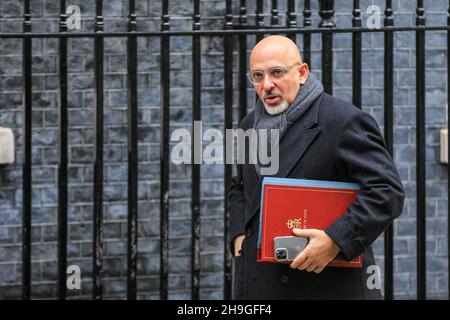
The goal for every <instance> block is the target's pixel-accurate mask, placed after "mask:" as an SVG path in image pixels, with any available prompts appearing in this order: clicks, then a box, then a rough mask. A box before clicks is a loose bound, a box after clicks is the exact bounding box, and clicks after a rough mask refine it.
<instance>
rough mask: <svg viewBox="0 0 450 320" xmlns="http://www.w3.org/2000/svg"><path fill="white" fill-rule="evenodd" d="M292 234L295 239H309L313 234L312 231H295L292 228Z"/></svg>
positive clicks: (295, 229)
mask: <svg viewBox="0 0 450 320" xmlns="http://www.w3.org/2000/svg"><path fill="white" fill-rule="evenodd" d="M292 233H293V234H294V235H296V236H297V237H307V238H310V237H311V236H313V234H314V229H297V228H294V229H293V230H292Z"/></svg>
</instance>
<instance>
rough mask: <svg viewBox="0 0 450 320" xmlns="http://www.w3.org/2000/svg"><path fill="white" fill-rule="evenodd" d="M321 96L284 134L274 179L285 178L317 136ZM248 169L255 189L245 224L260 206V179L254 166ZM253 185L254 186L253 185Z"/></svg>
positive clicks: (251, 183)
mask: <svg viewBox="0 0 450 320" xmlns="http://www.w3.org/2000/svg"><path fill="white" fill-rule="evenodd" d="M321 101H322V95H320V96H319V98H317V99H316V101H315V102H314V103H313V105H312V106H311V108H310V109H309V110H308V111H307V112H306V113H305V115H304V116H303V117H301V118H300V119H299V120H298V121H297V122H296V123H295V124H293V125H292V127H291V128H289V130H288V131H287V132H286V134H285V136H284V137H283V138H282V139H281V142H280V149H279V169H278V172H277V174H275V175H274V176H275V177H279V178H286V177H287V176H288V175H289V173H290V172H291V171H292V169H293V168H294V167H295V165H296V164H297V163H298V162H299V161H300V159H301V158H302V156H303V155H304V153H305V152H306V150H307V149H308V147H309V146H310V145H311V143H312V142H313V141H314V139H315V138H316V137H317V135H318V134H319V132H320V130H321V128H320V127H317V115H318V111H319V105H320V102H321ZM248 167H249V168H248V169H249V170H251V171H252V180H254V181H250V183H249V185H256V186H257V188H256V190H255V192H254V194H253V197H252V200H251V201H250V211H248V212H249V216H248V217H247V218H246V222H245V224H247V223H248V221H250V219H251V218H252V217H253V216H254V215H255V213H256V212H257V211H258V209H259V208H260V205H261V197H260V196H261V187H262V178H260V177H259V176H258V174H257V173H256V169H255V166H254V165H251V164H249V165H248ZM253 183H254V184H253Z"/></svg>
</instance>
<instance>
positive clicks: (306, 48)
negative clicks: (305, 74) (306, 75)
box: [302, 0, 311, 70]
mask: <svg viewBox="0 0 450 320" xmlns="http://www.w3.org/2000/svg"><path fill="white" fill-rule="evenodd" d="M303 27H304V28H310V27H311V7H310V1H309V0H305V2H304V7H303ZM302 54H303V62H305V63H307V64H308V66H309V70H311V34H310V33H305V34H303V52H302Z"/></svg>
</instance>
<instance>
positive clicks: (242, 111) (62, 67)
mask: <svg viewBox="0 0 450 320" xmlns="http://www.w3.org/2000/svg"><path fill="white" fill-rule="evenodd" d="M286 1H287V12H285V13H280V12H279V10H278V1H276V0H273V1H272V2H271V8H270V23H271V25H265V19H264V18H265V17H266V16H267V14H266V13H265V11H264V7H263V1H262V0H257V1H256V12H255V25H249V24H248V10H247V6H246V1H245V0H240V1H239V6H238V12H237V14H236V15H233V12H232V1H231V0H227V1H226V15H225V17H224V28H223V30H202V24H201V16H200V3H199V0H194V14H193V26H192V31H171V30H170V15H169V1H168V0H163V1H162V12H161V30H160V31H156V30H149V31H145V32H138V31H137V25H136V23H137V19H136V12H135V1H134V0H129V15H128V32H105V31H104V30H103V12H102V4H103V1H102V0H96V6H95V22H94V26H95V30H94V32H83V33H80V32H68V31H67V25H66V18H67V17H66V15H65V6H66V1H64V0H61V1H60V8H61V9H60V12H61V14H60V28H59V33H33V32H32V30H31V15H30V2H31V1H30V0H25V1H24V20H23V33H2V34H0V38H20V39H22V41H23V51H22V52H23V106H24V108H23V116H24V123H23V153H24V161H23V225H22V226H23V227H22V228H23V233H22V249H23V250H22V266H23V268H22V276H23V278H22V288H23V293H22V298H23V299H29V298H30V288H31V250H30V248H31V203H32V199H31V186H32V178H31V176H32V161H31V147H32V145H31V136H32V121H31V114H32V83H31V79H32V41H33V39H36V38H57V39H58V41H59V88H58V90H59V115H60V117H59V134H60V135H59V163H58V166H59V170H58V197H59V199H58V200H59V201H58V297H59V298H60V299H65V298H66V294H67V293H66V267H67V209H68V208H67V207H68V198H67V190H68V179H67V171H68V170H67V168H68V156H67V155H68V150H67V127H68V122H67V105H68V103H67V96H68V89H67V54H68V52H67V51H68V50H67V39H68V38H77V37H82V38H92V39H93V42H94V59H95V70H94V72H95V87H94V90H95V160H94V207H93V208H94V228H93V270H94V271H93V291H92V292H93V298H94V299H101V298H102V292H103V289H102V288H103V286H102V269H103V262H102V261H103V212H102V207H103V200H102V199H103V146H104V144H103V126H104V123H103V104H104V99H103V81H104V70H103V55H104V48H103V44H104V43H103V42H104V39H105V38H110V37H125V38H126V39H127V42H128V63H127V75H128V79H127V80H128V81H127V84H128V132H129V133H128V265H127V267H128V269H127V270H128V272H127V288H128V292H127V296H128V299H135V298H136V294H137V285H136V274H137V240H138V238H137V223H138V205H137V204H138V183H137V182H138V170H137V169H138V143H137V141H138V126H137V117H138V115H137V114H138V100H137V71H138V68H137V61H138V56H137V39H138V37H158V38H159V39H160V41H161V42H160V44H161V60H160V73H161V109H160V115H161V120H160V121H161V122H160V130H161V144H160V145H161V150H160V168H161V171H160V182H161V188H160V240H161V247H160V298H161V299H167V298H168V274H169V268H168V258H169V246H168V239H169V237H168V236H169V228H168V222H169V220H168V217H169V106H170V84H169V83H170V78H169V76H170V39H171V38H172V37H179V36H189V37H192V44H193V45H192V79H193V82H192V83H193V96H192V102H193V110H192V111H193V117H192V121H200V120H201V119H202V115H201V99H200V90H201V42H200V40H201V37H208V36H220V37H223V41H224V97H225V100H224V107H225V126H224V127H225V129H227V128H231V127H232V119H233V113H232V111H233V108H232V105H233V88H234V83H233V70H234V67H235V66H233V50H234V48H235V47H234V46H236V47H237V48H238V52H239V59H238V70H239V72H240V73H239V77H238V81H239V83H238V84H237V86H238V88H239V90H238V92H239V119H242V118H243V117H244V116H245V115H246V114H247V109H248V106H247V80H246V77H245V71H246V70H247V68H248V66H247V49H248V47H249V43H248V41H247V40H248V39H247V36H249V35H256V37H257V39H260V38H261V37H263V35H265V34H271V33H278V34H287V35H289V36H290V37H292V38H293V39H295V38H296V36H297V35H299V34H300V35H302V39H303V49H302V53H303V57H304V60H305V61H306V62H307V63H309V62H310V61H311V34H313V33H319V34H321V37H322V38H321V41H322V82H323V84H324V88H325V91H326V92H328V93H332V92H333V86H332V84H333V78H332V75H333V35H334V34H335V33H351V34H352V50H353V54H352V60H353V61H352V76H353V80H352V86H353V89H352V93H353V103H354V104H355V105H356V106H358V107H361V91H362V90H361V86H362V84H361V83H362V78H361V69H362V68H361V66H362V64H361V61H362V58H361V52H362V42H361V37H362V34H363V33H369V32H383V33H384V112H385V116H384V134H385V139H386V143H387V147H388V151H389V152H390V154H391V155H392V154H393V132H394V131H393V130H394V121H393V105H394V98H393V97H394V33H395V32H410V31H413V32H415V34H416V51H415V54H416V79H417V81H416V104H417V109H416V110H417V116H416V121H417V131H416V134H417V152H416V154H417V178H416V179H417V297H418V299H425V298H426V264H425V262H426V247H425V245H426V241H425V236H426V233H425V231H426V225H425V217H426V192H425V191H426V185H425V165H426V158H425V155H426V152H425V151H426V150H425V36H426V32H427V31H447V33H448V43H447V46H448V48H450V2H449V9H448V20H447V21H448V22H447V26H426V25H425V11H424V8H423V1H421V0H418V1H417V11H416V26H407V27H400V26H394V15H393V10H392V1H391V0H387V1H386V3H385V11H384V26H383V27H380V28H378V29H370V28H366V27H363V26H362V20H361V10H360V5H359V1H358V0H354V1H353V11H352V15H353V18H352V27H350V28H336V25H335V23H334V1H333V0H319V15H320V17H321V22H320V24H319V26H318V27H312V19H311V15H312V12H311V8H310V1H309V0H305V1H303V11H302V16H303V26H302V27H298V26H297V22H296V17H297V12H295V8H296V1H295V0H286ZM283 14H285V17H286V26H281V25H280V21H281V15H283ZM447 57H448V58H447V59H448V64H449V65H450V55H448V54H447ZM447 84H448V86H450V73H449V72H448V83H447ZM449 88H450V87H449ZM448 103H449V105H450V96H449V98H448ZM449 117H450V111H449ZM449 132H450V131H449ZM449 142H450V139H449ZM448 149H449V157H450V145H449V148H448ZM192 151H193V152H192V157H193V160H194V158H195V156H196V155H195V153H194V149H193V150H192ZM193 163H195V162H194V161H193ZM231 174H232V170H231V165H225V180H224V183H225V190H228V189H229V181H230V178H231ZM449 190H450V188H449ZM449 195H450V193H449ZM224 199H225V210H224V221H225V223H224V226H225V230H224V243H227V241H228V239H227V236H226V235H227V222H228V218H229V212H228V208H229V206H228V203H227V200H226V199H227V197H226V196H225V195H224ZM200 202H201V199H200V167H199V165H198V164H193V165H192V207H191V210H192V264H191V265H192V277H191V290H192V298H193V299H198V298H199V289H200ZM449 205H450V203H449ZM449 211H450V207H449ZM449 221H450V220H449ZM449 244H450V243H449ZM393 246H394V242H393V228H392V226H390V227H389V228H388V229H387V230H386V232H385V241H384V247H385V284H384V290H385V298H386V299H392V298H393V287H394V286H393V282H394V278H393V273H394V270H393ZM449 247H450V245H449ZM230 260H231V258H230V255H229V253H228V251H227V249H226V246H225V249H224V298H225V299H229V298H230V297H231V261H230ZM449 290H450V289H449Z"/></svg>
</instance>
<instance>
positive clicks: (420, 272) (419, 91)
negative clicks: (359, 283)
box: [416, 0, 426, 300]
mask: <svg viewBox="0 0 450 320" xmlns="http://www.w3.org/2000/svg"><path fill="white" fill-rule="evenodd" d="M416 13H417V14H416V25H425V10H424V8H423V0H418V1H417V10H416ZM416 104H417V105H416V121H417V129H416V139H417V152H416V156H417V159H416V166H417V173H416V175H417V182H416V183H417V190H416V191H417V299H419V300H424V299H426V184H425V183H426V176H425V166H426V162H425V161H426V154H425V152H426V148H425V125H426V124H425V31H416Z"/></svg>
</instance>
